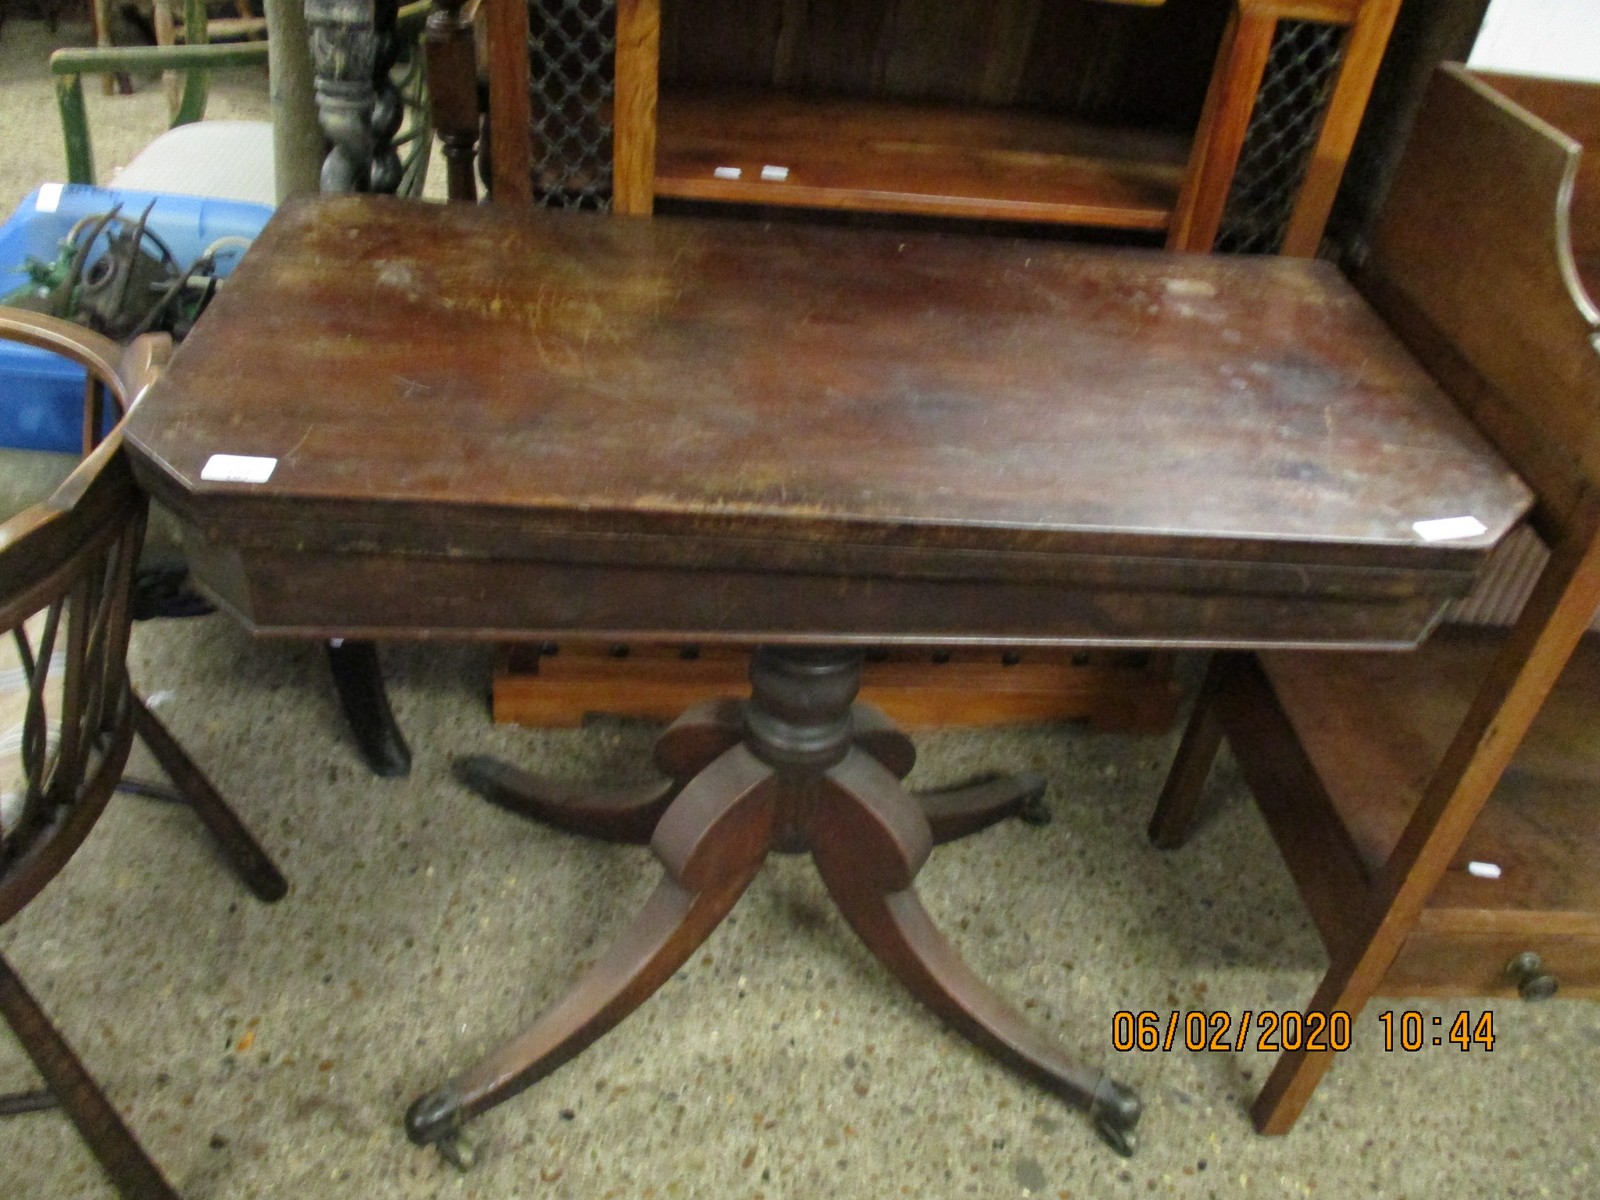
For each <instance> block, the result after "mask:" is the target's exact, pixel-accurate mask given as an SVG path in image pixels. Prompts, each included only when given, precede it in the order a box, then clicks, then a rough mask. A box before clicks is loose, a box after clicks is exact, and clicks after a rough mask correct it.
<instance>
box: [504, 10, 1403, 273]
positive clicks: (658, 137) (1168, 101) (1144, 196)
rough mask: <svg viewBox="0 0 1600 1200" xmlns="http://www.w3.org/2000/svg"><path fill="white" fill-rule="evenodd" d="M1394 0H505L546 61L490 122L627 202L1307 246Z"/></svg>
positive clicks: (510, 180) (1180, 242)
mask: <svg viewBox="0 0 1600 1200" xmlns="http://www.w3.org/2000/svg"><path fill="white" fill-rule="evenodd" d="M1397 8H1398V0H1165V2H1164V3H1155V4H1128V3H1110V2H1106V0H1058V2H1052V3H1044V0H861V2H859V3H842V2H840V0H750V2H748V3H739V4H735V3H732V2H731V0H534V3H533V4H532V5H531V6H524V5H523V4H520V3H515V2H512V3H503V4H499V5H495V6H492V7H491V15H490V19H491V21H493V22H495V23H497V25H498V26H499V28H498V29H497V30H496V32H497V33H498V34H499V38H498V40H499V41H500V43H501V44H504V45H512V46H516V45H523V44H531V45H532V47H533V54H532V56H531V58H532V67H531V69H528V68H523V69H522V71H523V77H522V79H521V80H520V81H513V82H512V83H509V84H503V85H502V86H500V87H498V88H497V89H495V94H494V95H493V96H492V99H491V103H492V105H493V106H495V115H494V117H493V119H492V120H491V128H493V129H495V130H501V129H518V128H521V129H527V128H530V127H531V128H533V129H534V131H535V134H534V138H533V141H532V144H531V145H528V144H520V143H518V144H513V140H512V139H511V138H510V137H509V136H508V137H506V138H504V139H501V138H499V136H498V135H497V140H496V142H495V146H494V161H495V164H496V166H495V175H494V184H493V190H494V191H495V192H496V194H504V195H505V196H506V198H508V199H511V200H513V201H516V200H520V199H528V198H542V199H550V198H555V199H556V200H557V202H563V203H564V202H570V201H571V199H572V198H573V197H577V198H578V200H579V201H580V202H589V201H599V202H602V203H603V202H606V201H610V202H612V203H614V207H615V208H616V209H617V210H618V211H620V212H625V213H649V212H651V211H652V210H653V209H654V208H655V206H656V204H657V202H658V201H678V200H691V201H709V202H726V203H738V204H755V205H777V206H793V207H800V208H812V209H830V210H846V211H867V212H892V213H901V214H915V215H921V216H934V217H969V218H987V219H998V220H1011V221H1025V222H1034V223H1041V224H1052V225H1069V226H1077V227H1091V228H1099V229H1107V230H1124V231H1131V232H1132V233H1134V234H1135V235H1144V237H1145V238H1147V239H1148V240H1150V241H1152V242H1154V243H1156V244H1160V243H1161V242H1163V241H1164V242H1165V244H1166V245H1167V246H1169V247H1172V248H1176V249H1187V250H1210V249H1212V248H1214V247H1215V248H1222V249H1238V250H1251V251H1261V252H1283V253H1291V254H1310V253H1314V252H1315V250H1316V248H1317V245H1318V241H1319V239H1320V237H1321V232H1322V227H1323V224H1324V222H1325V221H1326V219H1327V214H1328V209H1329V207H1330V206H1331V204H1332V200H1333V195H1334V191H1335V189H1336V188H1337V186H1338V182H1339V178H1340V175H1341V173H1342V171H1343V167H1344V162H1345V159H1346V157H1347V156H1348V154H1349V150H1350V145H1351V143H1352V141H1353V140H1354V136H1355V132H1356V127H1357V125H1358V123H1359V120H1360V117H1361V113H1362V110H1363V108H1364V106H1365V103H1366V99H1367V96H1368V94H1369V92H1370V90H1371V86H1372V80H1373V76H1374V74H1375V72H1376V69H1377V65H1378V61H1379V59H1380V57H1381V55H1382V52H1383V48H1384V45H1385V43H1386V41H1387V39H1388V36H1389V32H1390V29H1391V27H1392V25H1393V22H1394V17H1395V12H1396V10H1397ZM530 14H531V15H530ZM530 22H531V24H530ZM492 40H493V39H492ZM525 97H526V98H525ZM518 107H521V108H522V109H523V111H522V112H520V113H518V112H513V113H512V114H511V119H509V120H506V119H502V110H507V109H517V108H518ZM530 108H531V111H529V109H530Z"/></svg>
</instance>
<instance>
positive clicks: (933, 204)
mask: <svg viewBox="0 0 1600 1200" xmlns="http://www.w3.org/2000/svg"><path fill="white" fill-rule="evenodd" d="M659 105H660V107H659V116H658V124H657V138H658V142H657V150H656V170H655V194H656V195H657V196H667V197H675V198H678V199H689V200H715V201H723V202H729V203H743V204H773V205H784V206H793V207H802V208H826V209H848V210H862V211H873V212H896V213H914V214H923V215H931V216H947V217H978V218H988V219H995V220H1016V221H1040V222H1052V223H1059V224H1072V225H1093V226H1099V227H1102V228H1117V229H1142V230H1152V231H1161V230H1165V229H1166V228H1167V226H1168V225H1169V224H1170V223H1171V221H1172V214H1173V211H1174V209H1175V207H1176V205H1177V202H1178V192H1179V189H1180V188H1181V187H1182V185H1183V176H1184V170H1185V168H1186V166H1187V163H1188V159H1189V139H1188V138H1187V137H1183V136H1178V135H1171V134H1161V133H1153V132H1150V131H1147V130H1129V129H1117V128H1106V127H1101V126H1091V125H1085V124H1083V123H1080V122H1074V121H1071V120H1067V119H1063V118H1058V117H1052V116H1049V115H1045V114H1040V113H1033V112H1021V111H1016V110H1007V109H992V108H980V107H975V106H956V105H927V104H904V103H896V102H889V101H865V100H847V99H815V98H804V99H802V98H798V97H793V96H787V95H783V94H779V93H771V92H759V91H668V92H664V93H663V94H662V96H661V98H660V102H659ZM773 168H778V169H780V170H781V171H782V172H784V174H783V175H782V177H781V178H771V176H773V175H776V174H778V173H779V172H778V171H774V170H773ZM764 172H765V173H766V175H767V176H768V178H763V173H764ZM735 173H736V177H733V176H734V175H735Z"/></svg>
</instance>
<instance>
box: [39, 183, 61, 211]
mask: <svg viewBox="0 0 1600 1200" xmlns="http://www.w3.org/2000/svg"><path fill="white" fill-rule="evenodd" d="M63 190H64V189H63V185H61V184H59V183H46V184H41V185H40V187H39V199H38V200H36V201H35V202H34V205H33V208H34V211H35V212H42V213H53V212H55V210H56V209H58V208H60V207H61V193H62V191H63Z"/></svg>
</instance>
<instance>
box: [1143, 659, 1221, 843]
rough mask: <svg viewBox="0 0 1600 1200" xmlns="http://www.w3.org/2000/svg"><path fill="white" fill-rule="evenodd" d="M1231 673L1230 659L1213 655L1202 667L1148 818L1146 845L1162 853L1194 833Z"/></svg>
mask: <svg viewBox="0 0 1600 1200" xmlns="http://www.w3.org/2000/svg"><path fill="white" fill-rule="evenodd" d="M1231 671H1232V665H1231V656H1230V655H1227V654H1214V655H1212V656H1211V662H1210V664H1209V665H1208V666H1207V667H1206V674H1205V679H1204V680H1203V681H1202V682H1201V684H1200V693H1199V695H1197V696H1196V697H1195V701H1194V712H1193V713H1191V714H1190V716H1189V724H1188V725H1186V726H1184V730H1183V740H1182V741H1181V742H1179V743H1178V753H1177V756H1176V757H1175V758H1174V759H1173V760H1172V769H1171V770H1170V771H1168V772H1167V782H1166V784H1165V786H1163V787H1162V789H1161V798H1160V799H1158V800H1157V801H1156V811H1155V813H1154V814H1153V815H1152V816H1151V818H1150V841H1151V842H1152V843H1154V844H1155V845H1156V846H1157V847H1158V848H1160V849H1162V850H1176V849H1177V848H1178V847H1179V846H1181V845H1183V844H1184V843H1185V842H1186V841H1188V840H1189V835H1190V834H1191V833H1193V832H1194V826H1195V821H1196V818H1197V817H1198V816H1199V810H1200V793H1201V791H1202V790H1203V789H1204V787H1205V782H1206V776H1207V775H1209V774H1210V773H1211V764H1212V763H1213V762H1215V761H1216V758H1217V751H1218V750H1219V749H1220V748H1221V746H1222V714H1221V711H1220V706H1221V700H1222V697H1223V695H1224V694H1225V692H1226V688H1227V685H1228V676H1229V674H1230V673H1231Z"/></svg>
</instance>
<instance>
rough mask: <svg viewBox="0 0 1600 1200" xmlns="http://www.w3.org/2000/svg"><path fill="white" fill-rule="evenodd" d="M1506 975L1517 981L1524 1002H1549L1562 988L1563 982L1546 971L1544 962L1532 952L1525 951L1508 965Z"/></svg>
mask: <svg viewBox="0 0 1600 1200" xmlns="http://www.w3.org/2000/svg"><path fill="white" fill-rule="evenodd" d="M1506 974H1507V975H1509V976H1511V978H1512V979H1513V980H1515V981H1516V985H1517V991H1518V992H1519V993H1520V994H1521V996H1522V998H1523V999H1524V1000H1548V999H1550V997H1551V996H1554V995H1555V994H1556V991H1557V990H1558V989H1559V988H1560V987H1561V981H1560V980H1559V979H1557V978H1556V977H1555V976H1554V975H1552V974H1550V973H1549V972H1548V971H1546V970H1545V969H1544V960H1543V959H1542V958H1540V957H1539V956H1538V955H1537V954H1535V953H1534V952H1533V951H1532V950H1524V951H1523V952H1522V953H1521V954H1519V955H1517V956H1516V957H1515V958H1513V959H1512V960H1511V961H1510V962H1509V963H1507V964H1506Z"/></svg>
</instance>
